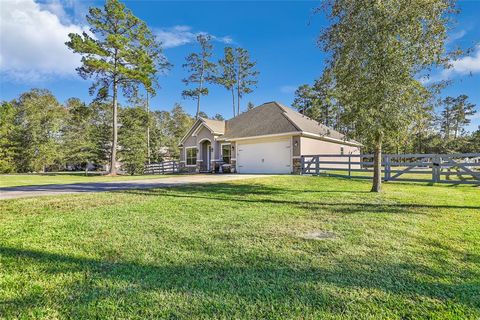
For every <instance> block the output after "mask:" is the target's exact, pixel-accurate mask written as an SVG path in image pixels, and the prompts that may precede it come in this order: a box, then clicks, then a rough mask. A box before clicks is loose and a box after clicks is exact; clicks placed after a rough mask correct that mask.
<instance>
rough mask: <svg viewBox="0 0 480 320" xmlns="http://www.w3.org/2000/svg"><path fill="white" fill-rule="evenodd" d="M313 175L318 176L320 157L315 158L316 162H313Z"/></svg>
mask: <svg viewBox="0 0 480 320" xmlns="http://www.w3.org/2000/svg"><path fill="white" fill-rule="evenodd" d="M315 174H316V175H317V176H318V175H319V174H320V156H317V161H316V162H315Z"/></svg>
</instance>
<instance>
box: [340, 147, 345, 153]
mask: <svg viewBox="0 0 480 320" xmlns="http://www.w3.org/2000/svg"><path fill="white" fill-rule="evenodd" d="M340 154H341V155H344V154H345V151H344V150H343V147H340Z"/></svg>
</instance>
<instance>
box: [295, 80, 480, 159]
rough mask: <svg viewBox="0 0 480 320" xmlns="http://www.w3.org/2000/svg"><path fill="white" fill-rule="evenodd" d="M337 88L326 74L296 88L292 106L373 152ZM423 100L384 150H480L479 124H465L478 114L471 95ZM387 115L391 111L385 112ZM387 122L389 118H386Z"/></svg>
mask: <svg viewBox="0 0 480 320" xmlns="http://www.w3.org/2000/svg"><path fill="white" fill-rule="evenodd" d="M335 94H336V93H335V90H334V88H332V87H331V85H330V83H328V82H326V81H324V79H323V78H320V79H319V80H317V81H315V83H314V84H313V85H308V84H304V85H301V86H299V87H298V89H297V90H296V92H295V100H294V102H293V107H294V108H296V109H297V110H298V111H299V112H301V113H303V114H305V115H306V116H308V117H310V118H312V119H314V120H316V121H318V122H320V123H323V124H325V125H326V126H328V127H331V128H333V129H336V130H338V131H340V132H342V133H345V134H347V135H348V136H349V137H350V138H352V139H356V140H358V141H360V142H362V143H363V144H364V145H365V148H364V150H363V151H364V152H373V141H369V140H368V139H365V136H364V135H363V134H362V133H360V132H358V130H356V128H355V126H354V125H352V124H351V123H352V121H351V119H348V118H347V117H346V116H345V113H344V107H343V106H342V105H341V104H340V103H339V99H337V98H336V96H335ZM431 97H432V98H431V99H428V100H425V101H424V102H423V101H421V100H420V102H417V103H419V104H420V105H419V106H418V108H417V112H416V113H415V116H414V119H412V121H411V123H412V124H411V125H409V126H404V127H401V128H400V129H398V130H396V132H394V133H392V134H389V135H386V136H385V140H386V141H385V142H384V146H383V148H384V152H385V153H469V152H480V127H479V128H478V129H477V130H476V131H474V132H468V131H467V130H466V129H465V128H466V127H467V126H468V125H469V124H470V123H471V117H472V116H474V115H475V114H476V112H477V111H476V110H475V105H474V104H473V103H470V102H469V101H468V96H466V95H460V96H458V97H446V98H444V99H434V97H435V95H433V94H432V95H431ZM385 116H386V118H388V114H387V115H385ZM387 123H388V121H387Z"/></svg>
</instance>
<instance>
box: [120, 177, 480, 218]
mask: <svg viewBox="0 0 480 320" xmlns="http://www.w3.org/2000/svg"><path fill="white" fill-rule="evenodd" d="M118 192H123V193H126V194H135V195H146V196H157V197H171V198H188V199H205V200H213V201H229V202H235V203H248V204H258V205H262V204H272V205H289V206H292V207H296V208H302V209H308V210H321V209H324V210H331V211H335V212H337V213H345V214H353V213H360V212H361V213H365V212H367V213H410V214H422V213H423V212H429V213H430V212H433V211H434V210H436V209H480V206H469V205H442V204H419V203H391V202H381V201H369V202H367V201H365V202H363V201H352V200H348V199H352V197H351V196H349V197H348V198H345V197H343V198H342V197H341V195H342V194H343V193H345V194H365V193H370V192H369V191H364V190H358V191H353V190H348V191H344V190H335V189H330V190H311V191H308V192H304V191H302V190H295V189H290V188H288V189H286V188H282V187H271V186H265V185H260V184H258V185H257V184H228V183H222V184H205V185H200V186H183V187H172V188H167V189H164V188H160V189H130V190H121V191H118ZM306 193H313V194H317V193H318V194H319V195H320V194H322V193H325V194H338V195H339V198H328V197H326V198H325V199H324V200H323V201H318V200H317V199H322V198H321V197H316V198H315V199H316V200H295V199H292V200H289V199H288V198H292V196H293V197H295V196H297V195H303V194H306ZM282 195H285V197H282ZM269 196H275V197H269ZM310 197H312V196H310ZM345 199H347V200H345ZM353 200H355V199H353Z"/></svg>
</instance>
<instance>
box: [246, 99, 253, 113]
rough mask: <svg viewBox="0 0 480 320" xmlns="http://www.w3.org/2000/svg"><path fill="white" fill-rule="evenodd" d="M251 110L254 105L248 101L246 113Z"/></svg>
mask: <svg viewBox="0 0 480 320" xmlns="http://www.w3.org/2000/svg"><path fill="white" fill-rule="evenodd" d="M253 108H255V105H254V104H253V102H251V101H249V102H248V103H247V111H250V110H252V109H253Z"/></svg>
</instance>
